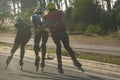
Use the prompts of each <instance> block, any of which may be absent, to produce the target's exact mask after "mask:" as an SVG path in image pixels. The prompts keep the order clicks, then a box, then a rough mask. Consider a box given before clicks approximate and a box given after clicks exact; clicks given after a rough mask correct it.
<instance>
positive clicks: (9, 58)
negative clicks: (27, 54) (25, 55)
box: [5, 55, 13, 70]
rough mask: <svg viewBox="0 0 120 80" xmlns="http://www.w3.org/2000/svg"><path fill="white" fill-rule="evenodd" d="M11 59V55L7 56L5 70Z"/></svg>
mask: <svg viewBox="0 0 120 80" xmlns="http://www.w3.org/2000/svg"><path fill="white" fill-rule="evenodd" d="M12 57H13V56H12V55H11V56H8V58H7V60H6V67H5V70H6V69H7V67H8V65H9V63H10V62H11V60H12Z"/></svg>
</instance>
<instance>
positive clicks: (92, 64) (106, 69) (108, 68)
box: [0, 46, 120, 77]
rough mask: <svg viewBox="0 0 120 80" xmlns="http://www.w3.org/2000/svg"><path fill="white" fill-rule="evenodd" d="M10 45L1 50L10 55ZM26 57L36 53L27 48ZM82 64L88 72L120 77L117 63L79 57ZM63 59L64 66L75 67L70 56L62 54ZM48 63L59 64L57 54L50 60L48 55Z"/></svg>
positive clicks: (17, 54) (119, 66)
mask: <svg viewBox="0 0 120 80" xmlns="http://www.w3.org/2000/svg"><path fill="white" fill-rule="evenodd" d="M10 49H11V48H10V47H6V46H0V52H1V53H2V54H3V55H7V56H8V55H10V53H9V52H10ZM19 53H20V50H19V49H18V50H17V51H16V52H15V54H14V56H20V54H19ZM25 58H29V59H34V58H35V54H34V51H30V50H26V54H25ZM78 60H79V61H80V62H81V63H82V65H83V68H84V69H85V71H86V73H87V72H88V71H92V72H95V73H100V74H107V75H114V76H116V77H120V71H119V70H120V65H115V64H108V63H103V62H97V61H91V60H85V59H78ZM62 61H63V68H64V66H69V67H71V68H73V67H74V66H73V63H72V60H71V58H70V57H65V56H62ZM46 63H53V64H57V58H56V55H54V59H51V60H49V59H48V58H47V56H46Z"/></svg>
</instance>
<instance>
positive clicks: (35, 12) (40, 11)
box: [34, 8, 43, 15]
mask: <svg viewBox="0 0 120 80" xmlns="http://www.w3.org/2000/svg"><path fill="white" fill-rule="evenodd" d="M34 14H39V15H42V14H43V9H42V8H37V9H35V11H34Z"/></svg>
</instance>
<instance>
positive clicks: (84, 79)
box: [0, 52, 120, 80]
mask: <svg viewBox="0 0 120 80" xmlns="http://www.w3.org/2000/svg"><path fill="white" fill-rule="evenodd" d="M6 58H7V54H6V53H1V52H0V80H120V77H115V76H111V75H104V74H99V73H93V72H88V71H86V72H85V73H82V72H81V71H79V70H78V69H76V68H74V67H68V66H64V67H63V68H64V72H65V74H64V75H62V74H59V73H58V71H57V68H56V65H57V64H55V63H48V62H47V61H46V67H45V70H44V73H42V72H41V70H40V69H39V72H36V71H35V66H34V59H30V58H24V66H23V69H24V71H21V70H20V68H19V65H18V62H19V56H14V57H13V59H12V61H11V63H10V65H9V66H8V68H7V70H5V69H4V68H5V65H6V64H5V60H6Z"/></svg>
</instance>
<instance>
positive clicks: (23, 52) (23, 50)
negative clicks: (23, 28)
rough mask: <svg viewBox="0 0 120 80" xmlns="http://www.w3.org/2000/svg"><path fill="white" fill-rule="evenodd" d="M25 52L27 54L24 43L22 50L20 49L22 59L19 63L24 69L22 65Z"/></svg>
mask: <svg viewBox="0 0 120 80" xmlns="http://www.w3.org/2000/svg"><path fill="white" fill-rule="evenodd" d="M24 54H25V45H24V44H22V45H21V51H20V61H19V65H20V67H21V70H23V68H22V66H23V64H24V63H23V58H24Z"/></svg>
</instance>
